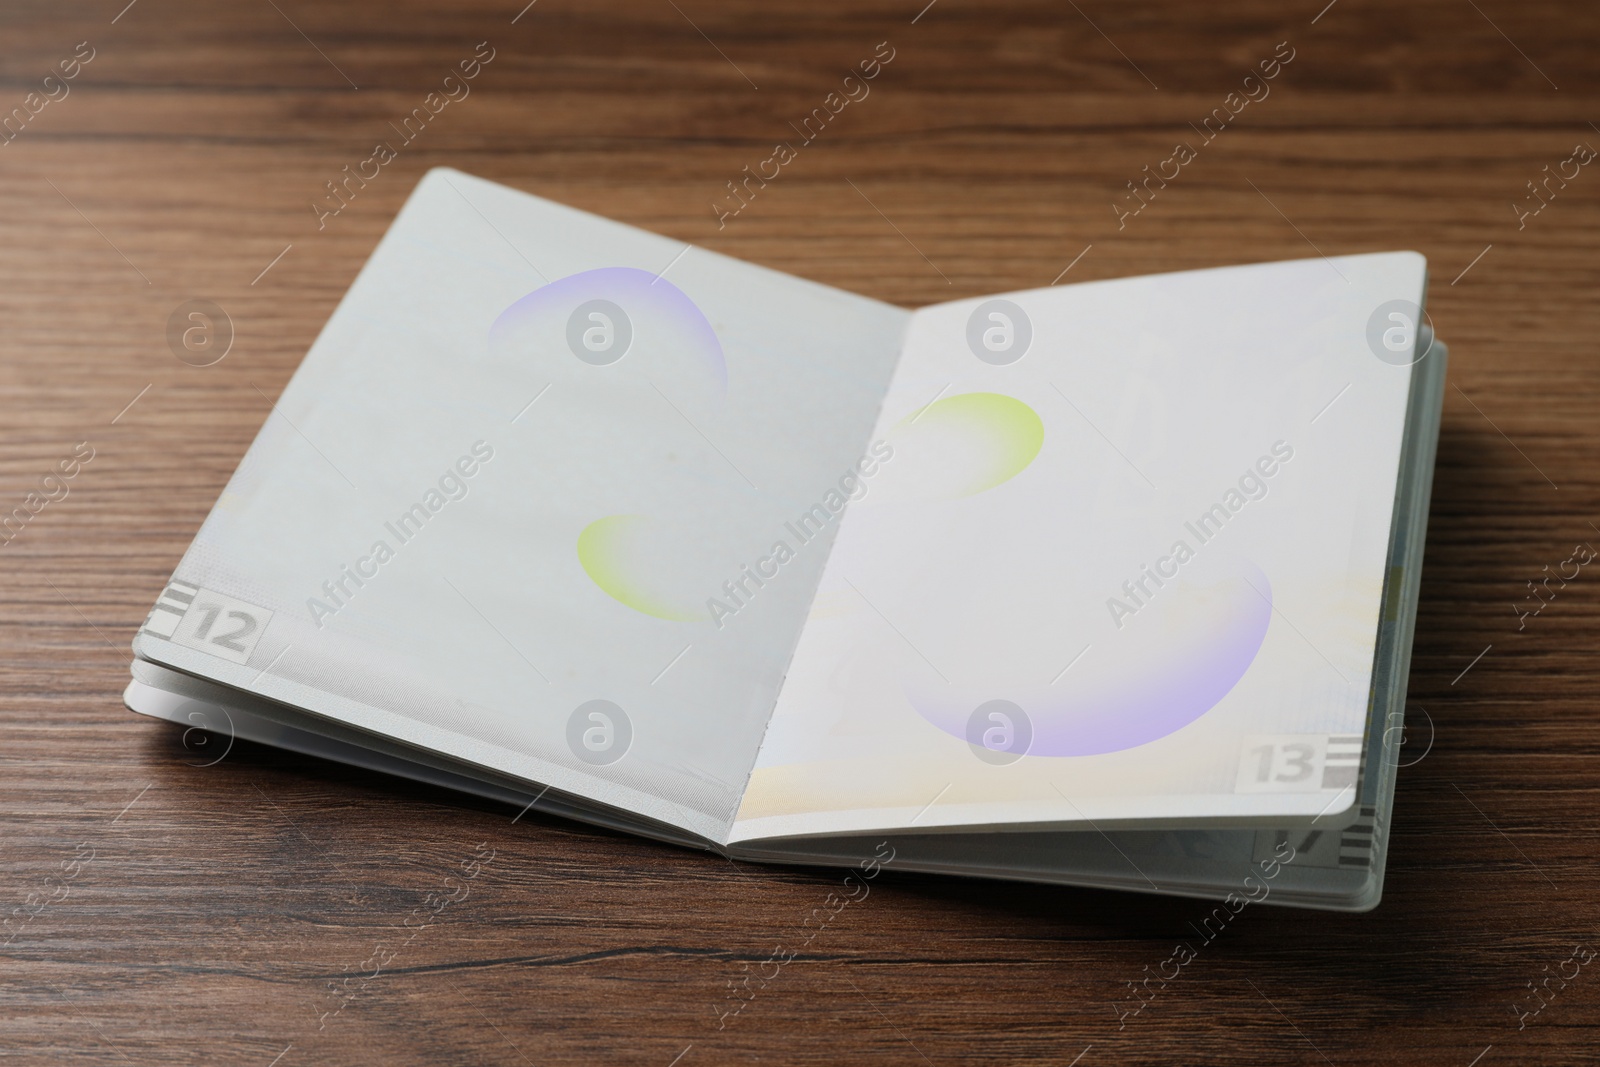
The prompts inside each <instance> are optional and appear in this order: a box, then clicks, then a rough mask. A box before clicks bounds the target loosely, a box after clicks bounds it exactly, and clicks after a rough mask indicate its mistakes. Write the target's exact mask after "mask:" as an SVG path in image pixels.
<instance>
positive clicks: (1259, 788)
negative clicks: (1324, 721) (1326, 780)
mask: <svg viewBox="0 0 1600 1067" xmlns="http://www.w3.org/2000/svg"><path fill="white" fill-rule="evenodd" d="M1326 757H1327V739H1326V738H1324V737H1321V736H1319V735H1314V734H1313V735H1305V734H1302V735H1280V736H1266V737H1263V736H1257V737H1250V738H1246V739H1245V744H1244V747H1243V751H1242V752H1241V753H1240V758H1239V777H1238V781H1237V782H1236V783H1235V788H1236V790H1237V791H1238V792H1241V793H1274V792H1288V793H1298V792H1303V791H1315V790H1316V789H1317V787H1318V783H1319V782H1320V781H1321V780H1322V765H1323V763H1324V761H1325V760H1326Z"/></svg>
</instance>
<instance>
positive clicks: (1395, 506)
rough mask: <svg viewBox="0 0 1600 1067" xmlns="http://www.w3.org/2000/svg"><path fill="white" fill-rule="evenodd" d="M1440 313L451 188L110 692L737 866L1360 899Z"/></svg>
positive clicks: (1387, 730) (399, 231)
mask: <svg viewBox="0 0 1600 1067" xmlns="http://www.w3.org/2000/svg"><path fill="white" fill-rule="evenodd" d="M1425 287H1426V267H1425V263H1424V260H1423V258H1422V257H1421V256H1420V255H1417V254H1416V253H1413V252H1388V253H1381V254H1373V255H1358V256H1343V257H1337V258H1333V259H1327V258H1316V259H1306V260H1298V261H1293V262H1285V263H1271V264H1260V265H1255V266H1243V267H1229V268H1224V269H1215V270H1201V271H1188V272H1183V273H1175V274H1163V275H1155V276H1150V277H1141V278H1129V279H1124V280H1119V281H1099V282H1088V283H1083V284H1078V285H1069V286H1059V287H1054V288H1044V289H1034V290H1029V291H1026V292H1014V293H1009V294H1006V295H1004V296H997V297H985V298H973V299H965V300H957V301H952V302H950V303H946V304H937V305H934V306H932V307H926V308H923V309H921V310H918V311H907V310H905V309H903V308H899V307H893V306H891V305H888V304H883V303H879V302H877V301H875V300H869V299H866V298H864V297H860V296H855V295H853V294H851V293H846V292H842V291H839V290H836V289H830V288H827V287H825V286H822V285H817V284H815V283H812V282H809V281H804V280H802V279H799V278H795V277H792V276H790V275H787V274H782V273H778V272H775V271H771V270H767V269H764V268H761V267H757V266H752V265H750V264H747V263H742V262H739V261H737V260H734V259H729V258H727V257H725V256H721V255H717V254H715V253H712V252H707V251H705V250H702V249H699V248H695V247H692V246H685V245H684V243H683V242H681V241H675V240H671V239H668V238H665V237H659V236H656V235H653V234H649V233H645V232H642V231H640V230H636V229H633V228H630V227H628V226H623V225H620V224H618V223H615V222H610V221H607V220H605V219H602V218H598V217H595V216H593V215H588V214H585V213H583V212H580V211H575V210H573V209H571V208H567V207H563V206H561V205H558V204H554V203H550V202H548V201H545V200H541V199H538V198H536V197H533V196H529V195H527V194H525V193H522V192H518V191H516V190H513V189H508V188H505V187H503V186H500V185H496V184H493V183H490V182H487V181H483V180H480V179H477V178H473V177H471V176H469V175H466V174H462V173H460V172H457V171H452V170H434V171H432V172H430V173H429V174H427V175H426V176H425V177H424V178H423V180H422V181H421V183H420V184H419V185H418V187H417V189H416V190H415V192H414V193H413V194H412V196H411V197H410V199H409V200H408V201H407V203H406V205H405V207H404V209H403V210H402V211H401V213H400V215H399V217H398V218H397V219H396V220H395V222H394V224H393V226H392V227H391V228H390V229H389V231H388V233H387V235H386V236H385V237H384V238H383V240H382V242H381V243H380V244H379V246H378V248H377V250H376V251H375V252H374V253H373V255H372V258H371V260H370V261H369V262H368V263H367V264H366V266H365V268H364V269H363V270H362V271H361V273H360V275H359V276H358V277H357V278H356V280H355V283H354V284H353V285H352V286H351V287H350V291H349V292H348V294H346V296H345V297H344V300H343V301H342V302H341V303H340V304H339V307H338V309H337V310H336V311H335V312H334V314H333V317H332V318H331V319H330V320H329V321H328V324H327V326H326V327H325V328H324V329H323V331H322V333H321V335H320V336H319V337H318V339H317V341H316V343H315V344H314V345H313V346H312V348H311V351H310V352H309V353H308V354H307V356H306V358H305V361H304V363H303V364H302V365H301V367H300V369H299V371H298V372H297V373H296V374H295V375H294V377H293V379H292V380H291V381H290V383H289V385H288V387H287V388H286V389H285V390H284V392H283V394H282V396H281V397H280V399H279V400H278V401H277V403H276V405H275V406H274V408H273V410H272V411H271V412H270V413H269V414H268V415H267V417H266V420H265V422H264V424H263V425H262V428H261V431H260V433H259V434H258V436H257V437H256V439H255V442H254V444H252V445H251V447H250V450H249V452H248V454H246V456H245V457H244V460H243V462H242V463H241V464H240V466H239V469H238V471H237V473H235V474H234V476H233V478H232V479H231V480H230V481H229V483H228V486H227V488H226V490H224V492H223V494H222V496H221V498H220V499H219V500H218V501H217V504H216V507H215V508H214V509H213V510H212V512H211V515H210V517H209V518H207V520H206V522H205V524H204V526H202V527H201V529H200V531H199V533H198V535H197V536H196V537H195V540H194V543H193V545H192V546H190V548H189V550H188V552H187V553H185V555H184V557H183V560H182V562H181V563H180V564H179V565H178V568H177V571H176V573H175V575H174V576H173V578H172V580H171V582H170V583H169V584H168V585H167V586H166V588H165V590H164V591H163V592H162V593H161V596H160V598H159V600H158V601H157V602H156V605H155V608H154V610H152V611H151V613H150V616H149V618H148V620H147V621H146V622H145V624H144V626H143V628H142V629H141V630H140V631H139V633H138V635H137V637H136V638H135V640H134V645H133V648H134V655H135V659H134V663H133V682H132V684H131V685H129V687H128V690H127V695H126V700H127V704H128V706H129V707H130V708H132V709H133V710H134V711H137V712H141V713H144V714H147V715H153V716H157V717H159V718H163V719H168V720H171V721H173V722H176V723H180V724H182V725H184V726H185V727H188V728H190V729H195V728H202V729H204V730H208V731H212V732H214V733H215V734H217V735H226V737H229V738H232V737H238V738H245V739H249V740H253V741H258V742H264V743H266V744H271V745H278V746H282V747H284V748H288V749H293V750H296V751H298V752H303V753H311V754H314V755H317V756H321V757H326V758H328V759H332V760H339V761H343V762H345V763H350V764H356V765H360V766H364V767H369V768H377V769H380V770H383V771H387V772H390V773H393V774H397V775H404V776H407V777H410V778H414V779H419V780H422V781H427V782H432V783H439V784H444V785H447V786H451V787H455V788H458V789H461V790H465V791H467V792H470V793H475V794H478V795H481V796H484V797H490V798H495V799H497V800H501V801H504V802H505V803H507V804H509V805H514V806H516V807H517V808H520V809H527V808H530V807H531V808H533V809H534V810H538V811H543V812H548V813H555V814H558V815H563V816H568V817H571V818H574V819H581V820H586V821H588V822H592V823H598V824H601V825H604V826H608V827H616V828H622V829H626V830H629V831H631V832H634V833H637V834H640V835H643V836H646V837H651V838H656V839H659V840H663V841H668V842H673V843H676V844H680V845H684V846H689V847H695V848H702V849H709V850H712V851H715V852H719V853H722V854H725V855H728V856H732V857H734V858H739V859H749V860H764V861H771V862H775V863H787V864H826V865H839V866H853V865H856V864H858V863H861V862H863V861H865V862H868V863H873V864H878V865H887V866H889V867H891V868H893V869H902V870H913V871H930V872H943V873H949V874H963V875H979V876H985V877H991V878H1007V879H1021V880H1027V881H1038V882H1052V883H1064V884H1072V885H1084V886H1101V887H1111V888H1119V889H1127V890H1134V891H1141V892H1156V893H1169V894H1183V895H1190V896H1199V897H1210V898H1219V899H1229V898H1230V895H1231V897H1232V898H1234V899H1238V898H1244V899H1259V898H1260V896H1261V893H1260V892H1259V891H1258V890H1256V889H1253V888H1252V887H1253V886H1267V884H1268V883H1267V882H1266V881H1265V879H1270V900H1271V901H1273V902H1276V903H1280V904H1289V905H1298V906H1304V907H1314V908H1329V909H1343V910H1363V909H1366V908H1370V907H1372V906H1373V905H1374V904H1376V903H1377V901H1378V897H1379V894H1380V892H1381V888H1382V880H1383V868H1384V859H1385V849H1386V846H1385V826H1386V823H1387V821H1388V818H1389V813H1390V808H1391V804H1392V799H1393V795H1394V782H1395V773H1396V768H1397V765H1398V764H1399V762H1400V759H1399V755H1398V746H1399V743H1400V740H1401V737H1402V731H1401V725H1402V721H1403V718H1402V717H1403V709H1404V696H1405V689H1406V675H1407V671H1408V666H1409V658H1410V648H1411V634H1412V626H1413V622H1414V619H1415V609H1416V599H1417V583H1418V577H1419V571H1420V565H1421V559H1422V547H1423V538H1424V529H1425V526H1426V521H1427V511H1428V494H1429V484H1430V480H1431V476H1432V470H1433V458H1434V448H1435V443H1436V438H1437V432H1438V424H1439V408H1440V400H1441V389H1442V383H1443V380H1444V370H1445V350H1444V347H1443V346H1442V345H1441V344H1438V343H1435V342H1434V340H1433V336H1432V331H1431V329H1430V328H1429V326H1428V325H1427V321H1426V317H1425V314H1424V313H1423V310H1422V303H1423V298H1424V290H1425ZM219 745H220V742H219ZM873 869H874V870H876V869H877V867H876V866H874V867H873Z"/></svg>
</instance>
